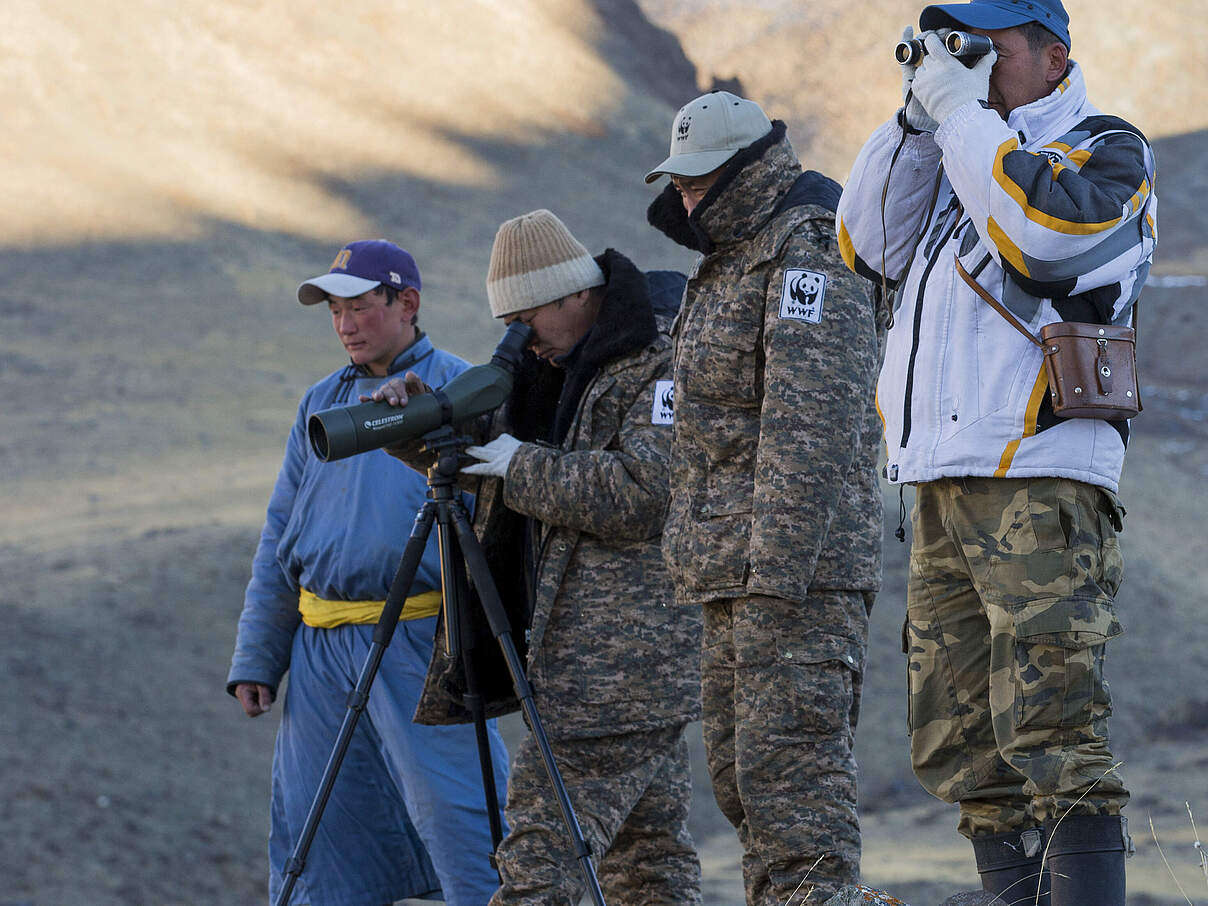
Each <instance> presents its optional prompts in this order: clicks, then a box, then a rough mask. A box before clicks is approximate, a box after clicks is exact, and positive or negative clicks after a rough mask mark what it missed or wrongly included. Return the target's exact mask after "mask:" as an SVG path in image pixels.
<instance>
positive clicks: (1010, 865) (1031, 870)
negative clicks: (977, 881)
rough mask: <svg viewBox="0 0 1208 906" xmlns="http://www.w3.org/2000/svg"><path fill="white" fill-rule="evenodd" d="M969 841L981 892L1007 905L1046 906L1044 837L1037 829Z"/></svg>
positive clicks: (1047, 893)
mask: <svg viewBox="0 0 1208 906" xmlns="http://www.w3.org/2000/svg"><path fill="white" fill-rule="evenodd" d="M972 842H973V856H974V858H975V859H977V873H978V874H979V875H981V882H982V890H988V891H990V892H992V893H993V894H995V895H996V896H997V897H998V898H999V899H1000V900H1002V901H1003V903H1005V904H1007V906H1034V904H1039V906H1049V873H1048V871H1045V872H1044V874H1043V875H1042V874H1041V867H1042V866H1041V859H1042V858H1043V856H1044V835H1043V832H1042V831H1041V830H1040V828H1038V827H1032V828H1028V829H1027V830H1025V831H1011V832H1009V833H1005V834H988V835H986V836H983V837H974V838H973V841H972ZM1038 883H1039V886H1040V899H1039V900H1038V899H1037V898H1036V889H1037V884H1038Z"/></svg>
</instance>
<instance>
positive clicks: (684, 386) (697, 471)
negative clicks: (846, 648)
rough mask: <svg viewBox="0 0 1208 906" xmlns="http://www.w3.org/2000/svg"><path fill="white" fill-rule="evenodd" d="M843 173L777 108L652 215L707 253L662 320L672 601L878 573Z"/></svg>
mask: <svg viewBox="0 0 1208 906" xmlns="http://www.w3.org/2000/svg"><path fill="white" fill-rule="evenodd" d="M838 198H839V186H838V185H837V184H836V183H835V182H834V181H833V180H830V179H827V178H826V177H825V176H822V175H821V174H819V173H815V172H813V171H807V172H804V173H803V172H802V170H801V165H800V163H798V161H797V157H796V155H795V154H794V153H793V149H792V146H791V145H790V144H789V141H788V138H787V137H786V136H785V127H784V123H782V122H779V121H777V122H775V123H774V124H773V127H772V130H771V131H770V132H769V133H768V135H767V136H765V137H764V138H762V139H760V140H759V141H757V142H755V143H754V144H752V145H751V146H750V147H748V148H746V149H744V150H743V151H741V152H739V153H738V154H737V155H735V157H734V158H732V159H731V161H730V162H729V163H728V164H727V165H726V168H725V169H724V170H723V172H722V174H721V176H720V177H719V178H718V180H717V181H716V182H715V183H714V185H713V186H712V187H711V188H710V190H709V192H708V193H707V194H706V195H705V197H704V198H703V199H702V200H701V202H700V204H698V205H697V206H696V208H695V209H694V210H693V212H692V214H691V216H688V215H687V214H686V213H685V211H684V208H683V204H682V202H681V199H680V198H679V196H678V194H677V193H676V191H675V189H674V187H672V186H668V187H667V190H666V191H664V192H663V194H662V195H660V196H659V197H658V198H657V199H656V200H655V202H654V203H653V204H652V205H651V207H650V211H649V214H648V218H649V220H650V222H651V224H652V225H654V226H655V227H657V228H658V229H660V230H661V231H662V232H664V233H666V234H667V235H668V236H670V237H671V238H672V239H674V240H676V241H677V242H679V243H681V244H683V245H686V246H688V247H690V248H693V249H696V250H697V251H699V252H700V253H701V258H700V259H699V260H698V262H697V264H696V268H695V270H694V272H693V273H692V274H691V275H690V276H689V279H688V284H687V287H686V289H685V292H684V299H683V304H682V307H681V310H680V313H679V316H678V318H677V320H676V324H675V328H674V330H673V332H672V333H673V339H674V342H675V365H674V380H675V437H674V443H673V455H672V463H671V504H670V509H669V513H668V517H667V525H666V528H665V530H664V534H663V544H664V554H665V557H666V562H667V565H668V568H669V569H670V570H671V572H672V575H673V576H674V578H675V580H676V589H677V594H678V595H679V596H680V598H681V600H682V601H684V602H694V603H704V602H707V601H714V600H720V599H724V598H732V597H739V596H743V595H749V594H763V595H770V596H773V597H778V598H784V599H788V600H793V601H803V600H805V598H806V596H807V593H808V592H809V590H811V589H849V590H862V591H871V590H874V589H876V588H878V587H879V584H880V550H881V523H882V509H881V498H880V493H879V489H878V486H877V481H876V475H875V465H876V458H877V454H878V450H879V442H880V425H879V422H878V419H877V416H876V412H875V408H874V401H873V386H874V382H875V378H876V372H877V365H878V360H879V345H878V328H877V324H876V313H875V310H874V304H873V301H872V300H871V299H870V297H869V293H868V291H867V289H866V284H865V282H864V281H862V280H860V279H857V278H855V276H854V275H853V274H851V273H850V272H849V271H848V270H847V268H846V267H845V266H844V264H843V261H842V259H841V257H840V255H839V249H838V245H837V242H836V240H835V215H834V210H835V205H836V203H837V201H838Z"/></svg>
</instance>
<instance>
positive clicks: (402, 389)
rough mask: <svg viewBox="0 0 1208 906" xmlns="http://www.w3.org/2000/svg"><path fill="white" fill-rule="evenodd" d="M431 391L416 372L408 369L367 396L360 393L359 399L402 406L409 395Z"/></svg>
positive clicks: (364, 401) (405, 403)
mask: <svg viewBox="0 0 1208 906" xmlns="http://www.w3.org/2000/svg"><path fill="white" fill-rule="evenodd" d="M431 392H432V388H431V387H429V386H428V385H427V384H425V383H424V382H423V380H422V379H421V378H420V376H419V375H418V374H416V373H415V372H414V371H408V372H407V373H406V374H404V375H403V376H402V377H401V378H396V377H395V378H391V379H390V380H388V381H387V382H386V383H384V384H382V386H381V387H378V389H377V390H375V391H373V393H371V394H370V395H369V396H366V395H365V394H363V393H362V394H361V395H360V397H359V399H360V401H361V402H362V403H368V402H374V403H381V402H386V403H389V404H390V405H391V406H399V407H402V406H405V405H407V400H408V399H409V398H410V397H413V396H419V395H420V394H421V393H431Z"/></svg>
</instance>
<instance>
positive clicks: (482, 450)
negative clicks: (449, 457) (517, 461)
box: [462, 434, 521, 478]
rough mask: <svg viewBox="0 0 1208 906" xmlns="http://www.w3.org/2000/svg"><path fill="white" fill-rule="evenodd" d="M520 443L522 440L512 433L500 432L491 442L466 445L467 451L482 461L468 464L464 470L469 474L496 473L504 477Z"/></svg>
mask: <svg viewBox="0 0 1208 906" xmlns="http://www.w3.org/2000/svg"><path fill="white" fill-rule="evenodd" d="M520 444H521V441H518V440H516V438H514V437H512V435H510V434H500V435H499V436H498V437H497V438H495V439H494V440H493V441H491V442H490V443H489V444H485V445H483V446H481V447H466V452H467V453H469V454H470V455H471V456H473V457H474V458H475V459H481V460H482V462H476V463H474V464H473V465H471V466H466V467H465V468H463V469H462V471H463V472H464V473H465V474H467V475H494V476H496V477H498V478H503V477H504V476H506V475H507V474H508V463H510V462H511V461H512V456H514V455H515V453H516V448H517V447H519V446H520Z"/></svg>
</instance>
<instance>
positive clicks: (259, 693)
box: [235, 683, 273, 717]
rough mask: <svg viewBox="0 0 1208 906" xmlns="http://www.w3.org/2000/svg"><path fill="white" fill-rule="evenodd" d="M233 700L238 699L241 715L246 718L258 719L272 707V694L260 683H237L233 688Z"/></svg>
mask: <svg viewBox="0 0 1208 906" xmlns="http://www.w3.org/2000/svg"><path fill="white" fill-rule="evenodd" d="M235 698H237V699H239V704H241V705H243V713H244V714H246V715H247V716H248V717H259V716H260V715H261V714H263V713H264V712H265V711H270V710H272V707H273V694H272V693H271V692H269V690H268V686H265V685H263V684H262V683H239V685H237V686H236V687H235Z"/></svg>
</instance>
